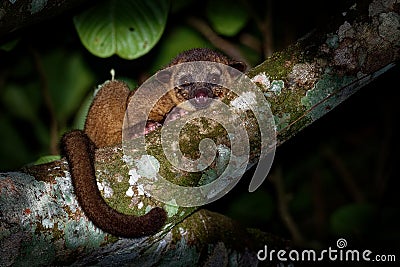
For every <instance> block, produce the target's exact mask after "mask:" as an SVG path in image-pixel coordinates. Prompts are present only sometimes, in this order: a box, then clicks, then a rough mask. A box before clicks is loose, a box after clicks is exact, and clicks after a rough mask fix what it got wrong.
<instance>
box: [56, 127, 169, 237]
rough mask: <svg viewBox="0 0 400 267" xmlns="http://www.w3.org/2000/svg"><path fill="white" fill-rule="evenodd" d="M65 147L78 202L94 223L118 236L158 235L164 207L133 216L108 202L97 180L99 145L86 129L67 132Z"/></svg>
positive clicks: (164, 214) (64, 138)
mask: <svg viewBox="0 0 400 267" xmlns="http://www.w3.org/2000/svg"><path fill="white" fill-rule="evenodd" d="M61 146H62V149H63V151H64V153H65V156H66V158H67V161H68V164H69V168H70V173H71V178H72V184H73V186H74V190H75V194H76V197H77V199H78V202H79V204H80V205H81V207H82V209H83V211H84V213H85V215H86V216H87V217H88V218H89V219H90V220H91V221H92V222H93V224H94V225H96V226H97V227H99V228H100V229H102V230H103V231H105V232H107V233H110V234H112V235H114V236H121V237H131V238H134V237H142V236H147V235H152V234H155V233H157V232H158V231H159V229H160V228H161V227H162V226H163V225H164V223H165V221H166V219H167V214H166V212H165V211H164V210H163V209H162V208H159V207H156V208H153V209H152V210H151V211H150V212H148V213H147V214H145V215H143V216H133V215H126V214H122V213H120V212H118V211H117V210H115V209H113V208H111V207H110V206H109V205H108V204H107V203H106V202H105V201H104V199H103V197H102V196H101V194H100V191H99V189H98V187H97V182H96V175H95V168H94V155H95V154H94V153H95V145H94V144H93V142H92V141H91V140H90V138H89V137H88V136H87V135H86V134H85V133H84V132H83V131H81V130H74V131H71V132H68V133H66V134H65V135H64V136H63V137H62V139H61Z"/></svg>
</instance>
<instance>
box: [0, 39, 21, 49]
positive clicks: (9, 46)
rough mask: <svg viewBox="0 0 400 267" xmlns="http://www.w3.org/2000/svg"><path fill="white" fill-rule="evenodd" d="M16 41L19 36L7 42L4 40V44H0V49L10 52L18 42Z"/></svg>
mask: <svg viewBox="0 0 400 267" xmlns="http://www.w3.org/2000/svg"><path fill="white" fill-rule="evenodd" d="M18 42H19V38H16V39H13V40H11V41H8V42H6V43H4V44H1V45H0V50H4V51H6V52H10V51H11V50H13V48H14V47H15V46H16V45H17V44H18Z"/></svg>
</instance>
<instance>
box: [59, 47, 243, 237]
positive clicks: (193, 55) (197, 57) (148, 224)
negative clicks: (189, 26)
mask: <svg viewBox="0 0 400 267" xmlns="http://www.w3.org/2000/svg"><path fill="white" fill-rule="evenodd" d="M193 61H212V62H218V63H222V64H225V65H228V66H232V67H234V68H236V69H238V70H240V71H244V69H245V65H244V64H243V63H241V62H238V61H234V60H230V59H228V58H226V57H225V56H223V55H222V54H220V53H217V52H215V51H213V50H210V49H204V48H198V49H192V50H188V51H185V52H183V53H181V54H179V55H178V56H177V57H176V58H175V59H173V60H172V61H171V63H170V64H169V66H174V65H177V64H179V63H183V62H193ZM159 78H160V79H162V80H164V81H165V82H168V79H173V77H172V75H171V74H170V73H163V72H161V74H160V76H159ZM216 78H218V77H216ZM218 90H219V89H218V87H216V86H213V85H208V84H201V86H197V85H196V84H195V83H190V82H188V83H186V84H185V85H184V86H181V87H177V88H174V89H173V90H170V91H169V92H168V93H167V94H165V95H164V96H163V97H162V98H161V99H160V100H159V101H158V102H157V104H156V105H155V107H154V108H153V109H152V110H151V112H150V114H149V120H150V121H153V122H157V123H161V122H163V120H164V119H165V117H166V115H167V114H168V113H169V112H170V111H171V110H172V109H173V108H174V107H175V106H177V105H178V104H180V103H182V102H183V101H185V100H188V99H194V102H193V103H194V105H199V106H200V107H201V105H204V104H205V103H206V101H207V98H212V97H219V94H220V93H221V92H220V91H218ZM133 93H134V92H131V91H129V88H128V87H127V85H126V84H124V83H123V82H120V81H109V82H107V83H105V84H104V85H103V86H102V88H101V89H100V91H99V92H98V93H97V95H96V96H95V98H94V100H93V103H92V105H91V107H90V109H89V112H88V116H87V118H86V123H85V129H84V131H80V130H74V131H71V132H69V133H66V134H65V135H64V136H63V137H62V139H61V146H62V150H63V151H64V153H65V156H66V158H67V161H68V163H69V168H70V172H71V177H72V183H73V186H74V190H75V194H76V196H77V199H78V202H79V204H80V205H81V207H82V209H83V211H84V212H85V215H86V216H87V217H88V218H89V219H90V220H91V221H92V222H93V224H95V225H96V226H97V227H99V228H100V229H102V230H104V231H105V232H108V233H110V234H112V235H115V236H121V237H140V236H146V235H151V234H155V233H156V232H157V231H159V229H160V228H161V227H162V226H163V225H164V223H165V221H166V219H167V214H166V212H165V211H164V210H163V209H162V208H159V207H156V208H153V209H152V210H151V211H150V212H149V213H147V214H145V215H143V216H138V217H137V216H131V215H126V214H122V213H120V212H118V211H116V210H114V209H113V208H111V207H110V206H109V205H107V203H106V202H105V201H104V199H103V198H102V196H101V194H100V192H99V190H98V187H97V182H96V176H95V168H94V160H95V159H94V152H95V149H96V148H99V147H106V146H112V145H116V144H118V143H121V142H122V126H123V120H124V115H125V111H126V109H127V105H128V103H129V99H130V97H131V96H132V95H133Z"/></svg>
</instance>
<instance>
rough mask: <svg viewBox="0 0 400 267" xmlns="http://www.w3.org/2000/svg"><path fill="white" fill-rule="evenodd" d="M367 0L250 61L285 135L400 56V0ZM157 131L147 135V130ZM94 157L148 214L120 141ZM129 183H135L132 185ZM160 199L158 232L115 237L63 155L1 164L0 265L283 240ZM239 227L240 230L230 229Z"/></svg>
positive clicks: (219, 258) (207, 255) (159, 256)
mask: <svg viewBox="0 0 400 267" xmlns="http://www.w3.org/2000/svg"><path fill="white" fill-rule="evenodd" d="M361 2H363V3H361ZM364 2H365V1H360V3H357V4H356V5H354V6H352V7H351V8H350V9H349V10H348V11H347V12H346V13H343V14H345V15H343V16H342V15H341V16H340V17H338V18H337V20H336V21H335V22H333V23H332V24H331V25H329V26H327V28H325V29H323V30H321V31H318V32H313V33H312V34H309V35H307V36H305V37H304V38H303V39H301V40H299V41H298V42H297V43H296V44H294V45H292V46H290V47H289V48H288V49H286V50H285V51H282V52H278V53H275V54H274V55H273V56H272V57H271V58H269V59H267V60H266V61H265V62H264V63H262V64H261V65H259V66H257V67H255V68H253V69H251V70H250V71H249V73H248V75H249V76H250V77H251V78H252V79H253V81H254V82H256V83H257V84H258V85H259V87H260V89H261V90H262V91H263V93H264V95H265V96H266V98H267V99H268V101H269V103H270V106H271V109H272V112H273V114H274V117H275V122H276V125H277V131H278V144H281V143H283V142H285V141H286V140H288V139H289V138H291V137H292V136H294V135H295V134H296V133H298V132H300V131H301V130H302V129H303V128H305V127H306V126H308V125H310V124H311V123H313V122H314V121H316V120H317V119H318V118H320V117H322V116H324V115H325V114H326V113H327V112H329V111H330V110H332V109H333V108H334V107H336V106H337V105H338V104H340V103H341V102H342V101H344V100H345V99H347V98H348V97H350V96H351V95H352V94H354V93H355V92H357V91H358V90H359V89H360V88H362V87H364V86H365V85H366V84H368V83H369V82H371V81H372V80H374V79H375V78H377V77H379V76H380V75H382V74H383V73H385V71H387V70H388V69H390V68H391V67H393V66H394V65H395V64H396V62H398V60H399V57H400V19H399V18H400V4H399V3H398V1H386V0H385V1H384V0H374V1H370V2H369V3H364ZM255 127H256V126H255ZM256 131H257V129H253V132H256ZM157 134H158V133H157V132H155V133H154V134H152V135H151V136H149V137H150V140H152V139H151V138H152V136H157ZM250 138H254V139H256V136H254V137H250ZM252 141H255V142H257V140H253V139H251V142H252ZM252 149H253V150H252V151H251V152H252V153H251V160H253V161H254V162H256V160H257V155H258V153H257V149H258V148H257V147H255V146H254V147H252ZM253 152H254V153H253ZM155 153H156V154H157V153H158V152H155ZM96 158H97V159H96V161H97V164H98V166H97V170H98V174H99V175H98V179H99V183H100V184H101V187H102V188H103V191H104V192H105V191H106V190H104V189H105V188H111V189H112V190H113V192H114V193H115V195H118V194H120V196H119V197H110V198H108V200H109V203H110V205H115V207H116V208H118V209H121V210H123V211H126V212H128V210H130V211H131V212H132V213H135V214H141V213H143V212H144V211H145V208H144V209H143V208H140V205H138V203H141V202H143V203H145V205H152V204H154V202H153V201H154V200H152V199H150V198H148V197H146V196H139V195H136V196H135V194H134V197H133V198H126V196H125V195H126V192H127V189H128V188H129V187H130V185H129V184H128V182H127V181H128V180H129V175H130V174H129V170H128V168H127V167H126V164H124V161H123V160H122V158H123V156H122V151H121V149H120V148H118V147H115V148H108V149H102V150H99V151H98V152H97V155H96ZM170 172H171V173H173V174H177V172H178V171H177V170H173V169H172V170H170ZM26 173H29V174H26ZM179 177H180V178H181V180H180V181H178V182H184V183H185V182H187V183H190V182H191V180H190V179H193V177H190V176H188V177H187V178H185V175H182V174H181V173H180V176H179ZM185 179H186V180H185ZM196 179H197V178H196ZM121 181H123V182H121ZM116 185H117V186H116ZM107 190H108V189H107ZM132 191H133V193H137V192H136V191H137V190H136V191H135V188H133V189H132ZM121 194H122V196H121ZM160 206H162V207H164V208H165V209H166V210H167V211H168V215H169V220H168V223H167V224H166V226H165V227H164V229H163V230H162V231H161V232H160V233H159V234H157V235H155V236H151V237H147V238H145V239H140V240H130V239H117V238H115V237H111V236H109V235H106V234H105V233H103V232H102V231H100V230H99V229H96V228H95V227H94V226H93V225H92V224H91V223H90V222H89V221H88V220H87V219H86V217H85V216H84V214H83V213H82V211H81V210H80V208H79V205H78V203H77V202H76V199H75V197H74V194H73V190H72V187H71V182H70V177H69V173H68V168H67V164H66V162H65V161H63V160H61V161H57V162H53V163H51V164H47V165H40V166H32V167H28V168H26V169H25V172H13V173H3V174H0V230H1V231H0V247H1V249H0V265H2V266H3V265H5V266H7V265H12V264H17V263H18V264H23V263H27V262H29V263H30V264H32V263H34V264H36V265H47V264H67V263H68V264H70V263H74V264H76V265H81V264H89V265H90V264H101V265H107V264H109V263H111V262H113V263H120V264H127V263H132V262H135V263H139V262H152V263H154V264H161V263H163V262H164V263H165V262H166V261H174V260H175V261H177V259H176V258H175V257H173V255H176V254H180V255H183V256H182V257H179V259H178V260H182V259H184V258H185V259H186V258H187V259H188V264H198V263H203V264H206V263H207V264H208V263H213V262H214V263H215V262H222V263H223V262H227V259H228V258H229V259H230V260H232V259H238V262H239V261H240V260H249V259H250V260H256V253H257V251H258V250H259V249H261V248H262V246H260V244H261V243H262V242H264V243H265V242H271V243H272V244H274V245H276V246H277V247H279V246H280V248H284V245H283V244H282V243H279V242H276V241H271V239H268V236H267V235H266V234H263V233H258V234H254V233H255V232H254V231H249V230H245V229H243V228H240V227H238V226H237V225H236V224H235V223H233V222H232V221H231V220H230V219H228V218H226V217H223V216H221V215H218V214H213V213H210V212H207V211H197V212H195V213H193V211H194V209H193V208H191V209H188V208H181V207H173V206H167V205H165V204H161V205H160ZM145 207H146V206H145ZM185 218H186V219H185ZM184 219H185V220H184ZM182 220H184V221H183V222H182ZM221 225H223V226H224V227H221ZM202 226H203V229H202V228H201V227H202ZM212 229H214V231H211V230H212ZM206 230H207V231H206ZM233 234H234V235H237V239H236V238H234V239H232V238H230V237H232V235H233ZM244 241H245V242H244ZM200 244H201V245H200ZM243 244H245V246H243ZM268 244H269V243H268ZM272 244H271V246H272ZM32 251H34V253H32ZM116 252H118V253H116ZM189 254H190V256H187V257H186V256H185V255H189ZM255 262H256V261H255Z"/></svg>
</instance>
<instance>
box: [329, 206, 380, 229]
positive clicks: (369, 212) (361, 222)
mask: <svg viewBox="0 0 400 267" xmlns="http://www.w3.org/2000/svg"><path fill="white" fill-rule="evenodd" d="M375 213H376V208H375V207H374V206H372V205H370V204H349V205H346V206H343V207H340V208H339V209H337V210H336V211H335V212H334V213H333V214H332V216H331V229H332V231H333V232H334V233H335V234H338V235H346V236H351V235H355V234H362V233H365V232H366V231H367V230H368V227H369V226H370V225H371V223H372V222H373V218H374V215H375Z"/></svg>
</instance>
